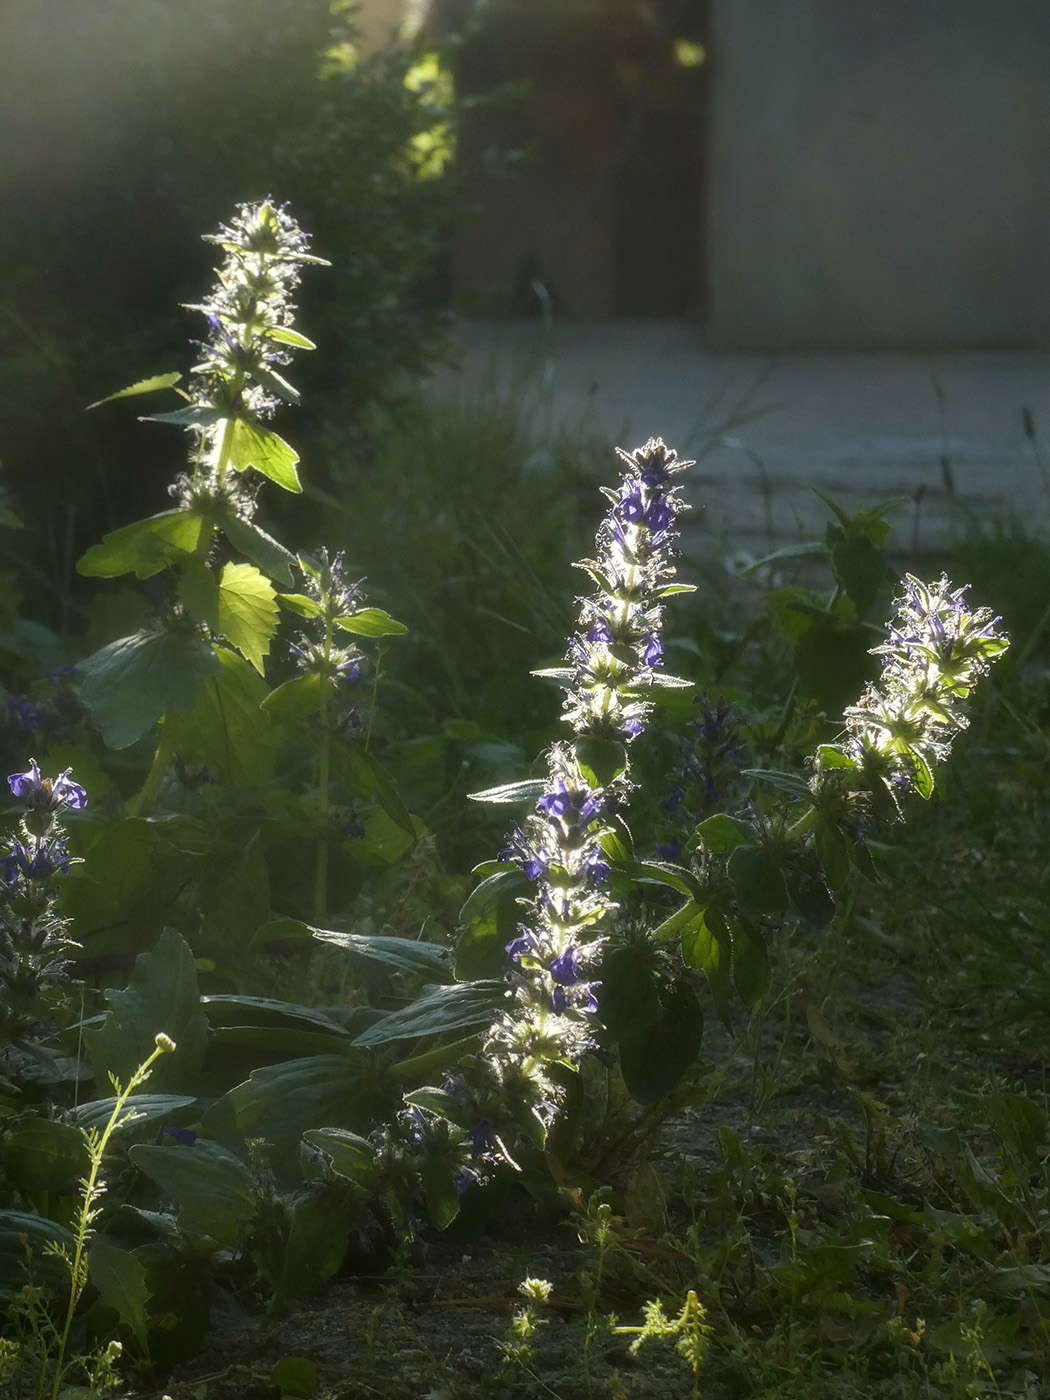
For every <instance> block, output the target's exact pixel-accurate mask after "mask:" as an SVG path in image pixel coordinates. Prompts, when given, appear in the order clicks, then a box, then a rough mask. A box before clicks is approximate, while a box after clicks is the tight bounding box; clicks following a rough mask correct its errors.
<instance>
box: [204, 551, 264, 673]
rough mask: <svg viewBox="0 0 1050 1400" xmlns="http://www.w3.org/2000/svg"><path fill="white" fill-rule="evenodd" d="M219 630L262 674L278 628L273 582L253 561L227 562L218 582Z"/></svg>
mask: <svg viewBox="0 0 1050 1400" xmlns="http://www.w3.org/2000/svg"><path fill="white" fill-rule="evenodd" d="M218 626H219V631H220V632H222V633H224V634H225V636H226V637H227V638H228V640H229V641H230V642H231V643H232V644H233V645H234V646H235V647H236V648H237V650H238V651H239V652H240V653H241V655H242V656H243V657H244V658H245V660H246V661H250V662H251V664H252V665H253V666H254V667H255V669H256V670H257V671H258V672H259V674H260V675H262V672H263V661H264V659H265V657H266V655H267V653H268V652H269V650H270V638H271V637H272V636H273V634H274V632H276V630H277V601H276V595H275V594H274V590H273V585H272V584H271V583H270V581H269V579H267V578H265V577H264V576H263V575H262V574H261V573H260V572H259V570H258V569H256V568H255V567H254V566H253V565H251V564H227V565H226V566H225V567H224V569H223V571H222V578H221V579H220V581H219V612H218Z"/></svg>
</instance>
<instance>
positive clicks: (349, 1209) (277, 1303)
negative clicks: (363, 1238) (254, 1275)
mask: <svg viewBox="0 0 1050 1400" xmlns="http://www.w3.org/2000/svg"><path fill="white" fill-rule="evenodd" d="M359 1213H360V1211H359V1207H358V1206H357V1205H356V1204H355V1203H354V1202H353V1201H352V1200H348V1199H347V1194H346V1192H345V1191H344V1190H342V1189H340V1188H339V1187H338V1186H337V1185H336V1184H335V1183H333V1182H320V1181H311V1182H309V1183H308V1184H307V1185H306V1186H304V1187H303V1188H302V1189H301V1190H300V1191H299V1192H297V1194H296V1196H295V1197H294V1199H293V1201H292V1205H291V1210H290V1219H289V1222H288V1233H287V1235H286V1237H285V1239H284V1240H282V1241H281V1242H280V1243H279V1244H278V1245H277V1247H276V1249H275V1250H274V1251H273V1262H274V1264H276V1268H275V1269H268V1270H266V1276H267V1278H268V1279H269V1282H270V1284H271V1285H272V1287H273V1291H274V1296H273V1303H272V1306H273V1307H274V1308H279V1307H282V1306H283V1305H284V1304H285V1303H286V1302H287V1301H288V1300H289V1299H290V1298H296V1297H298V1296H299V1295H300V1294H302V1293H308V1292H309V1291H310V1290H311V1289H314V1288H318V1287H319V1286H320V1285H321V1284H322V1283H326V1282H327V1281H328V1279H330V1278H331V1277H332V1275H333V1274H334V1273H335V1272H336V1271H337V1270H338V1268H339V1266H340V1265H341V1264H342V1262H343V1257H344V1256H345V1254H346V1248H347V1239H348V1236H349V1233H350V1229H351V1227H352V1226H353V1225H354V1224H356V1223H357V1221H358V1216H359Z"/></svg>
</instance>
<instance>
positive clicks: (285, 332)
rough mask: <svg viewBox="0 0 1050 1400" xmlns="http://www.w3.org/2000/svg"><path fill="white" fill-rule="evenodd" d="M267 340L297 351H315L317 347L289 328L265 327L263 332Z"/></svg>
mask: <svg viewBox="0 0 1050 1400" xmlns="http://www.w3.org/2000/svg"><path fill="white" fill-rule="evenodd" d="M263 335H264V336H265V338H266V339H267V340H276V341H279V342H280V343H281V344H282V345H294V346H296V347H297V349H299V350H316V349H317V346H316V345H315V344H314V343H313V341H312V340H307V338H306V336H305V335H300V334H299V332H298V331H293V330H292V329H291V327H290V326H267V327H266V329H265V330H264V331H263Z"/></svg>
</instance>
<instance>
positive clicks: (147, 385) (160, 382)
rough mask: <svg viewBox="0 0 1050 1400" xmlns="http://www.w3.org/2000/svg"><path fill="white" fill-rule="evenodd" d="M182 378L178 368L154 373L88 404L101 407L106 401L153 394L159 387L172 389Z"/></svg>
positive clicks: (91, 406) (90, 407) (110, 401)
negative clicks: (163, 372) (165, 372)
mask: <svg viewBox="0 0 1050 1400" xmlns="http://www.w3.org/2000/svg"><path fill="white" fill-rule="evenodd" d="M181 378H182V375H181V374H180V373H179V371H178V370H177V369H176V370H171V371H169V373H167V374H154V375H151V376H150V378H149V379H140V380H138V381H137V382H136V383H134V384H129V385H128V387H127V388H126V389H118V390H117V392H116V393H115V394H107V395H106V397H105V398H104V399H96V401H95V402H94V403H89V404H88V408H89V409H92V408H99V407H101V405H102V404H104V403H113V402H114V400H115V399H131V398H134V397H136V395H138V394H152V393H154V392H155V391H156V390H157V389H171V388H174V386H175V385H176V384H177V383H178V382H179V380H180V379H181Z"/></svg>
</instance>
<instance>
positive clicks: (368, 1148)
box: [303, 1128, 379, 1191]
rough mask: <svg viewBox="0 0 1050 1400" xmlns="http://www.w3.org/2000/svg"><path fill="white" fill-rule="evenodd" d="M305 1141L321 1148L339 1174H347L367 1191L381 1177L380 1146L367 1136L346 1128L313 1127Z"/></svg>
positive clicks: (350, 1179) (306, 1133) (306, 1135)
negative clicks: (377, 1146)
mask: <svg viewBox="0 0 1050 1400" xmlns="http://www.w3.org/2000/svg"><path fill="white" fill-rule="evenodd" d="M303 1139H304V1141H306V1142H308V1143H309V1144H310V1145H311V1146H312V1147H317V1148H320V1150H321V1151H322V1152H323V1153H324V1154H325V1155H326V1157H327V1158H328V1160H329V1161H330V1162H331V1164H332V1170H333V1171H334V1172H335V1174H336V1175H337V1176H345V1177H346V1179H347V1180H348V1181H352V1182H354V1184H355V1185H357V1186H360V1187H361V1189H362V1190H364V1191H370V1190H371V1189H372V1187H373V1186H374V1185H375V1182H376V1180H377V1179H378V1177H379V1168H378V1166H377V1165H376V1149H375V1147H374V1146H373V1144H372V1143H370V1142H369V1141H368V1139H367V1138H364V1137H359V1136H358V1134H357V1133H351V1132H348V1131H347V1129H346V1128H311V1129H309V1130H308V1131H307V1132H305V1133H303Z"/></svg>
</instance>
